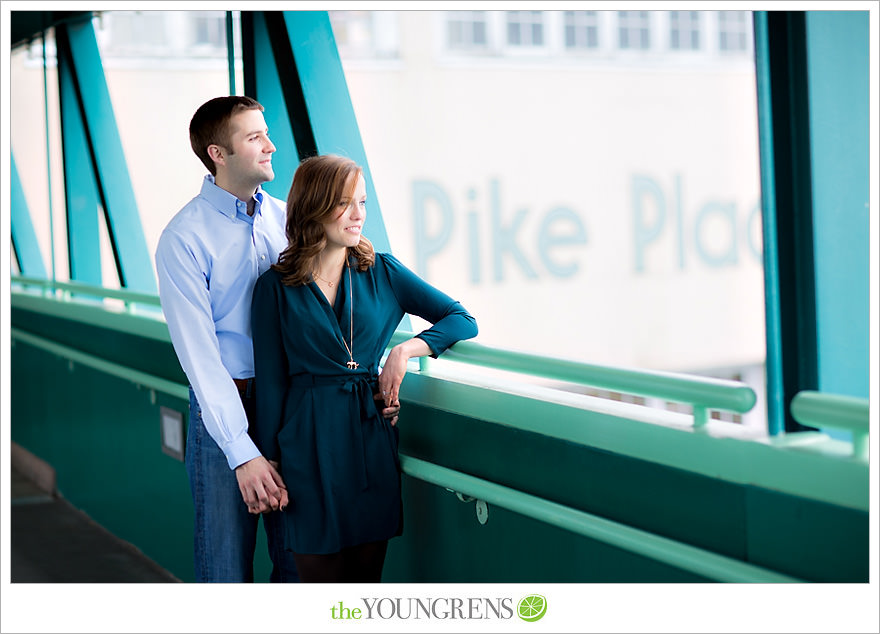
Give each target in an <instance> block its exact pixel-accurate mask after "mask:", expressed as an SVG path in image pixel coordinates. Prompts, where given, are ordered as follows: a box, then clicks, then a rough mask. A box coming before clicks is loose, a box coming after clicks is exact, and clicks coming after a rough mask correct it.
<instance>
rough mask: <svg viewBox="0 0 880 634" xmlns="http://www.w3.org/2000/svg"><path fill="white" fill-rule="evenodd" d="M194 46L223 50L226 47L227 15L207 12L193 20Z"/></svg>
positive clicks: (199, 14)
mask: <svg viewBox="0 0 880 634" xmlns="http://www.w3.org/2000/svg"><path fill="white" fill-rule="evenodd" d="M193 44H194V45H195V46H210V47H215V48H223V47H225V46H226V15H225V13H224V12H222V11H216V12H215V11H210V12H208V11H205V12H204V13H198V14H196V15H195V16H194V18H193Z"/></svg>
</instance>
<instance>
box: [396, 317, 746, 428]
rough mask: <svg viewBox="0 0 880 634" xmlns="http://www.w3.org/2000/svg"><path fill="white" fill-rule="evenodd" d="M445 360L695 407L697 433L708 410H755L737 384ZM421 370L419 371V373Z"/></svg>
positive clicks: (543, 364)
mask: <svg viewBox="0 0 880 634" xmlns="http://www.w3.org/2000/svg"><path fill="white" fill-rule="evenodd" d="M410 337H412V333H410V332H404V331H401V330H398V331H397V332H396V333H394V336H393V337H392V339H391V343H390V344H389V346H394V345H396V344H398V343H400V342H401V341H404V340H406V339H408V338H410ZM443 358H444V359H446V360H448V361H457V362H461V363H467V364H470V365H476V366H482V367H487V368H493V369H495V370H505V371H508V372H516V373H520V374H526V375H529V376H534V377H539V378H544V379H552V380H557V381H565V382H569V383H577V384H580V385H588V386H590V387H594V388H599V389H603V390H612V391H615V392H623V393H626V394H634V395H638V396H646V397H652V398H659V399H663V400H666V401H675V402H679V403H684V404H686V405H690V406H691V407H693V412H694V426H695V427H702V426H703V425H705V424H706V423H707V422H708V421H709V410H725V411H732V412H737V413H745V412H748V411H749V410H751V409H752V407H754V406H755V402H756V400H757V397H756V395H755V392H754V390H752V388H750V387H749V386H747V385H745V384H744V383H738V382H736V381H725V380H722V379H712V378H706V377H696V376H691V375H686V374H675V373H671V372H654V371H648V370H632V369H627V368H615V367H609V366H600V365H591V364H588V363H582V362H579V361H568V360H565V359H558V358H555V357H545V356H539V355H534V354H527V353H522V352H514V351H510V350H503V349H500V348H494V347H493V348H490V347H487V346H484V345H481V344H479V343H476V342H473V341H461V342H459V343H457V344H455V345H454V346H452V347H451V348H450V349H449V350H447V351H446V352H445V353H444V354H443ZM423 361H427V359H423ZM425 367H426V366H424V365H423V369H424V368H425Z"/></svg>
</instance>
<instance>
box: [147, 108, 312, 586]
mask: <svg viewBox="0 0 880 634" xmlns="http://www.w3.org/2000/svg"><path fill="white" fill-rule="evenodd" d="M189 132H190V143H191V145H192V148H193V151H194V152H195V153H196V155H197V156H198V157H199V159H200V160H201V161H202V163H204V165H205V167H207V168H208V171H209V172H210V174H208V175H206V176H205V178H204V181H203V183H202V189H201V192H200V193H199V195H198V196H196V197H195V198H193V199H192V200H191V201H190V202H189V203H187V204H186V205H185V206H184V207H183V209H181V210H180V211H179V212H178V213H177V214H176V215H175V216H174V217H173V218H172V219H171V221H170V222H169V223H168V226H167V227H166V228H165V230H164V231H163V232H162V235H161V237H160V238H159V244H158V247H157V249H156V269H157V273H158V278H159V296H160V299H161V302H162V309H163V311H164V313H165V318H166V321H167V322H168V330H169V332H170V334H171V341H172V343H173V345H174V350H175V352H176V353H177V357H178V359H179V360H180V365H181V367H182V368H183V370H184V372H185V373H186V376H187V379H188V380H189V383H190V420H189V429H188V432H187V444H186V471H187V475H188V477H189V481H190V487H191V489H192V496H193V505H194V508H195V536H194V550H195V569H196V570H195V572H196V580H197V581H200V582H251V581H253V557H254V551H255V547H256V538H257V524H258V523H259V518H260V516H261V514H264V513H265V514H264V515H262V517H263V523H264V527H265V529H266V535H267V540H268V546H269V555H270V558H271V560H272V562H273V570H272V574H271V577H270V580H271V581H273V582H294V581H298V576H297V573H296V568H295V566H294V563H293V557H292V555H291V553H290V552H289V551H286V550H285V549H284V539H283V527H282V518H281V514H280V513H272V512H271V511H274V510H277V509H279V508H283V507H284V506H285V505H286V504H287V502H288V499H287V491H286V488H285V486H284V482H283V481H282V479H281V476H280V474H279V473H278V470H277V469H276V468H275V465H272V464H270V463H269V462H268V461H267V460H266V459H265V458H264V457H263V456H262V455H260V452H259V451H258V450H257V448H256V446H255V445H254V443H253V441H252V440H251V438H250V437H249V436H248V419H249V417H250V416H252V414H253V408H254V391H255V389H258V386H256V385H255V384H254V379H253V376H254V371H253V368H254V361H253V344H252V341H251V326H250V308H251V293H252V290H253V285H254V282H255V281H256V279H257V277H258V276H259V275H260V274H262V273H264V272H265V271H266V270H267V269H268V268H269V266H270V265H271V264H272V263H274V262H275V261H276V260H277V259H278V253H279V252H280V251H282V250H283V249H284V248H285V247H286V245H287V239H286V237H285V228H284V227H285V216H286V209H285V204H284V203H283V202H282V201H280V200H278V199H277V198H273V197H272V196H269V195H268V194H267V193H266V192H264V191H263V190H262V188H261V185H262V184H263V183H265V182H268V181H271V180H272V179H273V178H274V177H275V174H274V172H273V170H272V153H273V152H275V146H274V145H273V144H272V142H271V141H270V140H269V136H268V129H267V127H266V122H265V120H264V118H263V107H262V106H261V105H260V104H259V103H258V102H256V101H255V100H253V99H250V98H249V97H237V96H230V97H218V98H215V99H211V100H210V101H208V102H206V103H205V104H203V105H202V106H201V107H199V109H198V110H197V111H196V113H195V114H194V115H193V118H192V121H191V122H190V129H189Z"/></svg>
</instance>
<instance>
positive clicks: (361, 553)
mask: <svg viewBox="0 0 880 634" xmlns="http://www.w3.org/2000/svg"><path fill="white" fill-rule="evenodd" d="M387 548H388V541H387V540H386V541H381V542H371V543H369V544H358V545H357V546H350V547H349V548H343V549H342V550H340V551H339V552H337V553H329V554H326V555H306V554H299V553H293V558H294V560H295V561H296V571H297V572H298V573H299V580H300V581H302V582H304V583H379V582H380V581H382V566H384V565H385V551H386V550H387Z"/></svg>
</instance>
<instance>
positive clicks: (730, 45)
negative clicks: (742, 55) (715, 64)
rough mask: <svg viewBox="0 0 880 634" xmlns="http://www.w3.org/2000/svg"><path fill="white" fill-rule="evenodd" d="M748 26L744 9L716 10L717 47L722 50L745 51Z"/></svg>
mask: <svg viewBox="0 0 880 634" xmlns="http://www.w3.org/2000/svg"><path fill="white" fill-rule="evenodd" d="M749 26H750V24H749V20H748V14H747V12H746V11H719V12H718V47H719V48H720V49H721V50H722V51H745V50H746V48H747V46H748V44H747V40H746V31H747V28H748V27H749Z"/></svg>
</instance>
